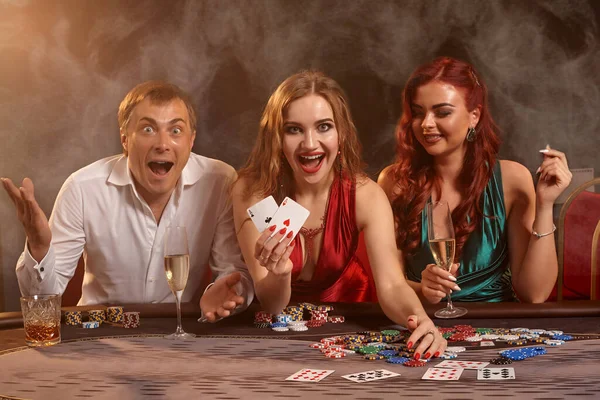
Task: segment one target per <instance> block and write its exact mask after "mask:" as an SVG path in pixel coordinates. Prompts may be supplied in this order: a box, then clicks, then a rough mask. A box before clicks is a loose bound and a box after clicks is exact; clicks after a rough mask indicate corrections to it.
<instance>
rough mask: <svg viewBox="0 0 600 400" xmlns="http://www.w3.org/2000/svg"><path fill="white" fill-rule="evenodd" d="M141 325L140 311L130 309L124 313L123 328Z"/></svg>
mask: <svg viewBox="0 0 600 400" xmlns="http://www.w3.org/2000/svg"><path fill="white" fill-rule="evenodd" d="M139 326H140V313H139V312H136V311H130V312H126V313H123V328H138V327H139Z"/></svg>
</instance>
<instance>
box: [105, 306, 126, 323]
mask: <svg viewBox="0 0 600 400" xmlns="http://www.w3.org/2000/svg"><path fill="white" fill-rule="evenodd" d="M106 319H107V320H108V322H113V323H123V307H108V308H107V309H106Z"/></svg>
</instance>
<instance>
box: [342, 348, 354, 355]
mask: <svg viewBox="0 0 600 400" xmlns="http://www.w3.org/2000/svg"><path fill="white" fill-rule="evenodd" d="M340 351H341V352H343V353H346V354H356V352H355V351H354V350H348V349H341V350H340Z"/></svg>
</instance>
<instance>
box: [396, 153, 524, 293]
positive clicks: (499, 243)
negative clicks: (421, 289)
mask: <svg viewBox="0 0 600 400" xmlns="http://www.w3.org/2000/svg"><path fill="white" fill-rule="evenodd" d="M483 212H484V215H486V216H488V217H484V218H483V221H482V223H481V226H480V227H479V229H477V230H475V231H473V232H472V233H471V235H470V236H469V238H468V239H467V242H466V243H465V246H464V248H463V254H462V257H461V260H460V267H459V269H458V277H457V279H458V281H457V284H458V286H460V288H461V291H460V292H457V291H453V292H452V300H457V301H488V302H499V301H517V297H516V295H515V293H514V290H513V288H512V284H511V275H510V268H509V257H508V243H507V237H506V209H505V207H504V191H503V190H502V174H501V172H500V162H496V164H495V165H494V172H493V174H492V177H491V179H490V181H489V182H488V184H487V186H486V188H485V191H484V194H483ZM489 216H493V217H492V218H489ZM421 223H422V229H421V247H420V248H419V250H418V252H417V253H416V254H415V255H414V256H412V257H408V259H407V268H406V270H407V271H406V272H407V278H408V279H410V280H411V281H416V282H420V281H421V271H423V270H424V269H425V267H426V266H427V264H434V263H435V262H434V260H433V256H432V255H431V251H430V249H429V244H428V239H427V215H426V213H425V212H422V213H421Z"/></svg>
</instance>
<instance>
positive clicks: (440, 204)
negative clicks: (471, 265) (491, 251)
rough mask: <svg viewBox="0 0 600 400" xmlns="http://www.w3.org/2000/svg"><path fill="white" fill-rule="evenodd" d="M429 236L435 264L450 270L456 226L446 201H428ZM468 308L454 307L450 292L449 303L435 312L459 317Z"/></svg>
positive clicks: (447, 316) (441, 315) (442, 316)
mask: <svg viewBox="0 0 600 400" xmlns="http://www.w3.org/2000/svg"><path fill="white" fill-rule="evenodd" d="M426 210H427V236H428V239H429V248H430V249H431V253H432V254H433V259H434V260H435V264H436V265H437V266H438V267H440V268H443V269H444V270H446V271H450V268H451V267H452V262H453V261H454V247H455V240H454V227H453V225H452V214H451V213H450V207H449V206H448V203H446V202H445V201H434V202H431V203H427V205H426ZM466 313H467V310H466V309H464V308H462V307H453V306H452V299H451V296H450V293H448V305H447V306H446V307H445V308H442V309H441V310H437V311H436V312H435V314H434V315H435V316H436V317H438V318H457V317H461V316H463V315H465V314H466Z"/></svg>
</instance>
